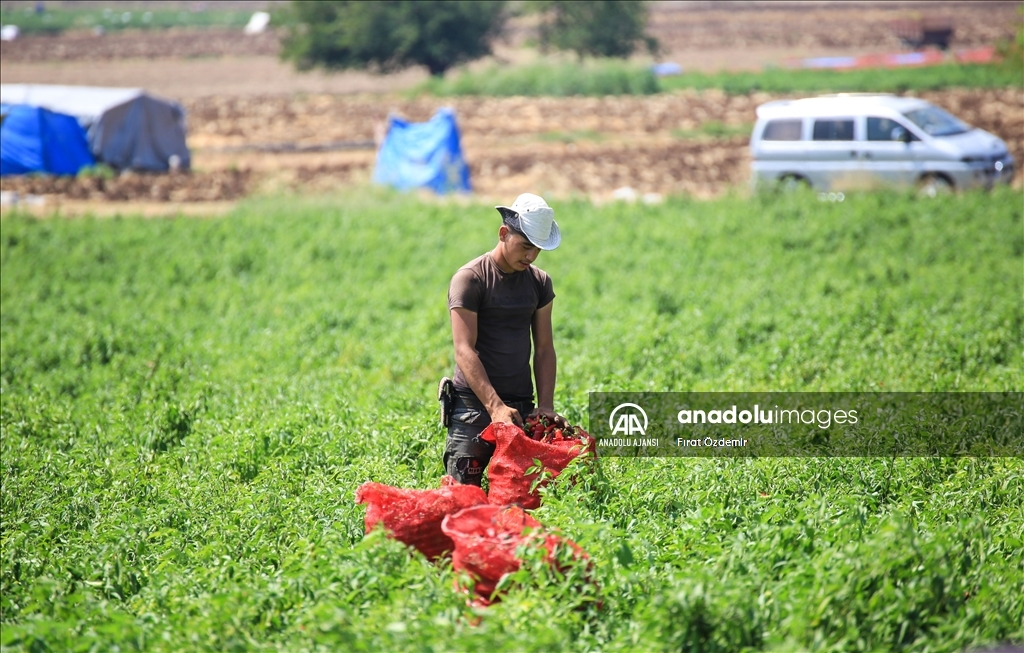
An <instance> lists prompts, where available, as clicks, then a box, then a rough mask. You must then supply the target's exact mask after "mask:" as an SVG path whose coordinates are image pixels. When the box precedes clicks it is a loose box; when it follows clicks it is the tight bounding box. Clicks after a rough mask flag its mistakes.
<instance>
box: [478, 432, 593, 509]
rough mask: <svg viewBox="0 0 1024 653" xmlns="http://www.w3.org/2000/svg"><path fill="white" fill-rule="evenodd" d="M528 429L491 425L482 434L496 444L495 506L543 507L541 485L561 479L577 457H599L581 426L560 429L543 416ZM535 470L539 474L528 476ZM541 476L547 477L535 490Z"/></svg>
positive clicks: (493, 464)
mask: <svg viewBox="0 0 1024 653" xmlns="http://www.w3.org/2000/svg"><path fill="white" fill-rule="evenodd" d="M526 428H527V429H528V430H527V431H524V430H523V429H521V428H519V427H518V426H516V425H514V424H491V425H490V426H488V427H487V428H486V429H484V432H483V433H481V434H480V438H481V439H483V440H487V441H488V442H493V443H494V445H495V449H494V455H492V456H491V463H490V466H489V467H488V471H487V478H488V480H489V482H490V490H489V492H488V495H487V500H488V501H489V502H490V503H491V504H493V505H497V506H501V505H510V504H517V505H519V506H521V507H523V508H525V509H527V510H532V509H534V508H539V507H540V494H539V493H538V492H537V490H539V489H540V487H541V486H543V485H544V484H545V483H547V482H548V481H549V480H551V479H553V478H555V477H557V476H558V475H559V474H560V473H561V472H562V470H564V469H565V468H566V467H567V466H568V465H569V463H570V462H572V461H573V459H574V458H576V457H578V456H580V455H582V454H584V453H589V454H591V455H596V453H595V448H594V439H593V438H592V437H590V434H589V433H587V432H586V431H584V430H583V429H582V428H580V427H578V426H576V427H574V426H568V425H567V426H564V427H560V426H556V425H554V424H551V423H548V422H547V421H546V419H545V418H543V417H542V418H540V419H539V420H534V419H531V420H528V421H527V424H526ZM535 460H537V461H540V463H541V466H542V467H543V469H540V470H537V469H536V467H537V465H536V463H535V462H534V461H535ZM531 468H534V469H535V471H533V472H531V473H530V474H527V470H528V469H531ZM541 474H543V475H544V477H543V478H541V482H540V483H538V484H537V487H536V488H533V485H534V481H535V480H537V478H538V477H539V476H540V475H541ZM531 488H533V490H532V491H531Z"/></svg>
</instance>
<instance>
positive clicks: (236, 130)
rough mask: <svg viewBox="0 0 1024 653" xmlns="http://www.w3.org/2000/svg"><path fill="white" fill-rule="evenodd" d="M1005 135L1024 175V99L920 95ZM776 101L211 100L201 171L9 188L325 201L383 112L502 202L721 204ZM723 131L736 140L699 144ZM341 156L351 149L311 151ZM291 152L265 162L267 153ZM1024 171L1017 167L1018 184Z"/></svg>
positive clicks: (366, 157) (10, 182) (365, 150)
mask: <svg viewBox="0 0 1024 653" xmlns="http://www.w3.org/2000/svg"><path fill="white" fill-rule="evenodd" d="M921 97H924V98H925V99H927V100H930V101H931V102H934V103H935V104H937V105H939V106H942V107H945V108H946V109H948V110H949V111H951V112H952V113H954V114H956V115H958V116H960V117H961V118H963V119H964V120H966V121H967V122H969V123H971V124H973V125H975V126H978V127H981V128H982V129H985V130H987V131H990V132H992V133H994V134H997V135H999V136H1000V137H1002V138H1003V139H1004V140H1006V141H1007V143H1008V144H1009V146H1010V149H1011V152H1012V153H1013V155H1014V157H1015V158H1016V159H1017V161H1022V162H1024V90H1022V89H1003V90H966V89H956V90H950V91H937V92H929V93H924V94H922V95H921ZM776 98H777V96H772V95H769V94H763V93H759V94H752V95H740V96H728V95H725V94H724V93H720V92H716V91H706V92H685V93H678V94H672V95H660V96H654V97H648V98H633V97H619V98H612V97H609V98H541V99H534V98H502V99H497V98H460V99H456V100H452V101H448V102H442V101H440V100H437V99H416V100H401V99H397V98H394V97H391V98H382V97H380V96H337V95H332V96H328V95H324V96H306V97H301V98H296V97H293V98H284V97H280V96H266V97H254V98H217V97H213V98H205V99H200V100H192V101H189V102H186V103H185V105H186V110H187V112H188V116H189V127H190V145H191V147H192V149H193V161H194V163H193V165H194V168H195V169H194V171H193V172H192V173H191V174H182V175H165V176H146V175H130V176H127V177H117V178H114V179H106V180H104V179H90V178H86V179H46V178H20V179H19V178H5V179H4V181H3V187H4V189H5V190H16V191H19V192H22V193H33V194H55V195H59V196H61V197H66V198H71V199H87V198H92V199H107V200H125V199H144V200H171V201H199V200H224V199H233V198H237V197H240V196H242V195H244V194H246V193H248V192H252V191H254V190H258V189H267V190H269V189H274V188H282V187H283V188H290V189H293V190H303V189H308V190H330V189H335V188H338V187H339V186H346V185H352V184H360V183H365V182H367V181H368V180H369V178H370V175H371V172H372V168H373V164H374V148H373V146H372V142H373V140H374V138H375V137H379V132H378V133H375V130H379V129H380V128H381V127H382V126H383V124H384V121H385V119H386V116H387V114H388V112H389V111H394V112H397V113H399V114H401V115H404V116H406V117H408V118H410V119H412V120H425V119H427V118H429V117H430V115H432V114H433V112H434V111H435V110H436V109H437V108H439V107H440V106H442V105H444V104H447V105H449V106H453V107H454V109H455V111H456V115H457V116H458V121H459V124H460V128H461V130H462V144H463V149H464V151H465V155H466V159H467V160H468V161H469V164H470V168H471V174H472V182H473V186H474V190H475V191H476V192H477V193H479V194H481V195H484V196H487V197H493V198H495V199H500V198H503V197H507V196H514V195H515V194H517V193H519V192H521V191H522V190H524V189H532V190H534V191H536V192H540V193H546V194H551V195H555V196H567V195H572V194H582V195H587V196H591V197H594V198H598V199H602V198H607V197H609V196H610V195H611V193H612V191H613V190H614V189H616V188H619V187H622V186H630V187H632V188H633V189H635V190H636V191H637V192H638V193H659V194H669V193H688V194H691V195H695V196H698V197H707V196H713V195H717V194H720V193H722V192H724V191H725V190H727V189H728V188H729V187H730V186H743V185H745V184H746V183H747V181H748V179H749V161H750V159H749V153H748V147H747V145H748V137H747V136H746V135H744V130H745V129H748V128H749V126H750V125H752V124H753V122H754V119H755V113H754V110H755V108H756V107H757V105H758V104H760V103H762V102H766V101H768V100H771V99H776ZM708 123H719V124H723V125H725V126H726V127H734V128H735V130H734V131H736V132H739V134H740V135H736V136H731V137H726V138H713V137H710V136H701V135H700V134H701V133H702V125H705V126H706V125H707V124H708ZM325 143H327V144H330V143H334V144H336V146H337V147H339V148H340V147H342V146H345V145H348V146H349V148H348V149H339V150H337V151H312V152H303V151H301V148H302V147H303V146H306V147H310V146H316V145H322V144H325ZM272 145H277V146H279V149H280V146H285V145H292V146H296V148H297V150H296V151H284V152H280V151H278V152H274V151H261V150H260V149H259V148H262V150H269V149H272V148H268V147H267V146H272ZM1020 180H1021V172H1020V168H1019V167H1018V173H1017V183H1020Z"/></svg>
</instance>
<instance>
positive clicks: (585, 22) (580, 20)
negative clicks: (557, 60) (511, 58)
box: [532, 0, 658, 59]
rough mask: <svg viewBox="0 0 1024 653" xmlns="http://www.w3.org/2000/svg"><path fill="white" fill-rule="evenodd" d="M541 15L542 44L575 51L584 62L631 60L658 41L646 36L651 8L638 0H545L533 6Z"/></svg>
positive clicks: (654, 45)
mask: <svg viewBox="0 0 1024 653" xmlns="http://www.w3.org/2000/svg"><path fill="white" fill-rule="evenodd" d="M532 4H533V7H534V8H535V10H537V11H539V12H541V14H542V16H543V18H542V22H541V24H540V45H541V48H542V49H547V48H549V47H554V48H557V49H559V50H571V51H573V52H575V53H576V54H577V55H578V56H579V57H580V58H581V59H582V58H583V57H585V56H592V57H628V56H630V55H631V54H633V52H634V51H636V48H637V45H638V44H640V43H642V44H644V45H645V46H646V47H647V50H648V51H649V52H651V53H652V54H653V53H656V52H657V51H658V42H657V40H655V39H654V38H653V37H651V36H648V35H647V34H646V29H647V7H646V6H645V3H643V2H638V1H636V0H600V1H598V0H571V1H570V0H545V1H542V2H534V3H532Z"/></svg>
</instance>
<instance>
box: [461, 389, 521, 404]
mask: <svg viewBox="0 0 1024 653" xmlns="http://www.w3.org/2000/svg"><path fill="white" fill-rule="evenodd" d="M455 396H456V397H458V398H459V399H462V400H463V401H465V402H467V403H469V402H474V403H477V404H480V405H483V402H481V401H480V398H479V397H477V396H476V394H475V393H474V392H473V391H472V390H461V389H459V388H455ZM498 398H499V399H501V401H502V402H503V403H505V404H532V403H533V397H522V396H513V397H502V396H501V395H498Z"/></svg>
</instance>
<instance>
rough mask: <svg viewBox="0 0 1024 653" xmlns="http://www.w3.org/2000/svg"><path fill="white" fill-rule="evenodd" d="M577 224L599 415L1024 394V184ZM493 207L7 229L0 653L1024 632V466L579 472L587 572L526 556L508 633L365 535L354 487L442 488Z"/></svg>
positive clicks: (1, 347)
mask: <svg viewBox="0 0 1024 653" xmlns="http://www.w3.org/2000/svg"><path fill="white" fill-rule="evenodd" d="M553 204H554V206H555V209H556V211H557V212H558V219H559V224H560V226H561V228H562V230H563V233H564V236H565V238H564V240H563V244H562V246H561V247H560V248H559V249H558V250H557V251H555V252H550V253H544V254H543V255H542V256H541V258H540V260H539V261H538V264H539V265H540V266H541V267H543V268H544V269H545V270H547V271H548V272H549V273H551V275H552V277H553V279H554V281H555V290H556V292H557V294H558V297H557V299H556V303H555V313H554V327H555V339H556V343H557V345H558V351H559V362H560V370H559V387H558V392H557V397H556V403H557V404H558V408H559V409H560V410H561V412H563V413H565V414H566V416H567V417H568V418H569V419H570V421H572V422H574V423H583V424H586V420H587V412H586V411H587V402H588V395H587V393H588V392H590V391H594V390H644V389H646V390H679V391H685V390H758V389H772V390H825V391H832V390H871V389H877V388H884V389H887V390H988V389H991V390H1006V389H1016V390H1020V388H1021V376H1020V374H1021V364H1022V361H1024V344H1022V343H1024V337H1022V336H1024V332H1022V330H1024V324H1022V322H1024V319H1022V317H1021V312H1020V297H1021V296H1022V279H1021V269H1022V260H1024V224H1022V215H1021V206H1020V202H1019V192H1018V191H1016V190H1013V189H998V190H996V191H994V192H992V193H988V194H986V193H967V194H962V195H951V196H949V197H943V198H936V200H935V201H920V200H916V199H915V198H913V197H912V196H909V195H898V194H878V195H874V194H864V195H856V194H854V195H850V196H848V197H847V198H846V201H845V202H843V203H841V204H840V203H822V202H819V201H818V200H817V199H816V197H815V196H814V195H813V194H802V193H794V194H784V195H778V196H775V195H763V196H755V197H753V198H743V197H726V198H722V199H719V200H715V201H712V202H698V201H693V200H690V199H687V198H672V199H670V200H668V201H667V202H666V203H665V204H663V205H659V206H643V205H625V204H609V205H605V206H593V205H591V204H588V203H584V202H553ZM492 214H493V209H492V208H490V206H483V205H476V204H468V205H467V204H454V203H453V204H447V203H441V202H429V203H426V202H418V201H416V200H415V199H412V198H409V197H404V196H398V195H392V194H389V193H380V192H364V193H362V194H359V195H355V194H353V195H345V196H339V197H327V198H296V197H282V198H277V199H252V200H248V201H247V202H245V203H243V204H241V205H240V206H239V207H238V208H237V209H236V210H235V211H234V212H233V213H232V214H230V215H228V216H226V217H223V218H211V219H208V220H193V219H134V218H128V219H123V218H122V219H117V218H115V219H83V220H73V221H72V220H60V219H49V220H38V219H35V218H30V217H27V216H25V217H22V216H17V215H15V216H13V217H6V218H5V219H4V220H3V221H2V222H0V302H2V312H0V556H2V560H0V614H2V617H0V619H2V626H3V627H2V629H0V645H2V646H3V647H4V648H5V650H89V649H94V650H114V649H115V648H119V649H120V650H156V651H161V650H166V651H180V650H211V651H212V650H216V651H223V650H281V651H296V650H346V651H381V650H387V651H447V650H455V651H470V650H489V651H490V650H493V651H551V650H566V651H598V650H600V651H637V650H644V651H648V650H651V651H659V650H666V651H667V650H674V651H679V650H686V651H697V650H700V651H736V650H743V649H746V650H776V651H777V650H815V651H819V650H821V651H823V650H848V651H878V650H899V651H950V652H952V651H960V650H963V649H965V648H970V647H977V646H982V645H987V644H994V643H997V642H1006V641H1016V642H1020V641H1024V629H1022V624H1021V620H1020V615H1021V614H1024V592H1021V587H1022V586H1024V560H1022V558H1021V556H1020V555H1019V552H1020V549H1021V547H1022V546H1024V542H1022V539H1021V534H1020V524H1021V523H1022V522H1024V507H1022V505H1021V501H1020V497H1021V496H1022V495H1024V465H1022V462H1021V461H1020V460H1017V459H974V458H970V459H937V458H916V459H915V458H907V459H896V460H889V459H859V458H858V459H816V458H804V459H796V458H793V459H785V458H765V459H757V460H726V459H644V460H630V459H614V460H613V459H604V460H599V461H598V463H599V464H598V465H597V468H596V470H594V471H588V470H586V469H584V468H583V466H582V463H580V464H578V465H573V466H572V467H570V469H569V470H567V471H566V472H565V473H563V474H562V475H560V476H559V478H558V479H556V480H555V481H554V482H552V483H551V484H549V485H547V486H546V487H545V488H544V489H542V490H541V492H542V493H543V494H544V506H543V507H542V508H541V509H540V510H539V511H538V512H537V514H536V516H537V518H538V519H539V520H540V521H541V522H542V523H544V524H545V525H547V526H549V527H552V528H558V529H561V531H562V533H563V534H564V535H565V536H566V537H568V538H570V539H572V540H574V541H576V542H577V543H579V544H580V545H581V546H582V547H583V548H584V549H585V550H586V551H587V552H588V553H589V554H590V558H591V561H592V566H591V567H589V568H588V567H587V566H585V565H582V564H573V563H571V561H570V560H569V559H568V558H565V559H564V560H563V562H564V564H563V565H561V566H560V567H559V568H555V569H553V568H551V567H550V566H548V565H546V564H544V563H543V560H542V559H541V558H540V556H539V552H537V551H526V552H524V556H525V557H526V558H527V560H526V563H525V564H524V565H523V568H522V569H521V570H520V571H519V572H517V574H516V575H515V577H514V578H510V579H509V581H508V582H507V583H506V586H507V587H508V588H509V590H508V591H509V593H508V596H507V597H506V598H505V599H504V601H502V602H501V603H500V604H498V605H496V606H495V607H492V608H489V609H487V610H486V611H476V610H474V609H472V608H469V607H467V605H466V596H465V595H463V594H461V593H459V592H458V591H457V590H456V589H455V580H456V578H455V574H454V573H453V572H452V571H451V569H450V567H447V566H444V565H440V566H438V565H432V564H430V563H428V562H427V561H426V560H424V559H423V558H422V557H420V556H419V555H417V554H413V553H410V552H409V551H407V550H406V549H405V548H404V547H403V546H401V545H399V544H397V543H395V542H392V541H389V540H387V539H386V538H384V537H383V536H382V534H381V533H379V532H375V533H373V534H371V535H369V536H366V537H364V534H363V508H362V507H360V506H356V505H355V504H354V502H353V495H354V492H355V489H356V487H357V486H358V485H359V484H360V483H362V482H363V481H366V480H376V481H380V482H384V483H389V484H393V485H400V486H403V487H421V488H424V487H436V484H437V479H438V478H439V477H440V476H441V474H442V473H443V470H442V466H441V462H440V461H441V453H442V450H443V445H444V435H443V433H442V432H441V430H440V429H439V427H438V426H437V425H436V422H437V417H436V410H437V405H436V402H435V395H434V392H435V388H436V387H437V379H438V377H439V376H440V375H442V374H445V373H450V370H451V365H452V353H451V336H450V328H449V323H448V316H447V313H446V311H445V294H446V291H447V283H448V280H449V278H450V275H451V274H452V272H453V271H454V270H455V269H456V268H457V267H458V266H459V265H461V264H462V263H464V262H465V261H466V260H469V259H470V258H472V257H473V256H476V255H478V254H480V253H481V252H483V251H486V249H488V248H489V247H490V246H492V245H493V242H494V239H495V233H496V231H497V226H498V225H497V222H495V219H496V216H495V215H492ZM488 225H490V226H488ZM564 553H565V552H563V554H564ZM563 557H564V555H563ZM538 615H543V616H544V618H543V619H540V618H538Z"/></svg>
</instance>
